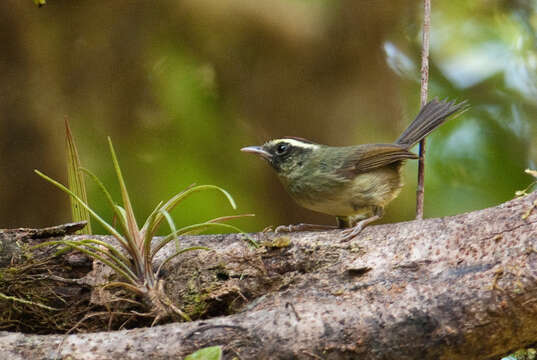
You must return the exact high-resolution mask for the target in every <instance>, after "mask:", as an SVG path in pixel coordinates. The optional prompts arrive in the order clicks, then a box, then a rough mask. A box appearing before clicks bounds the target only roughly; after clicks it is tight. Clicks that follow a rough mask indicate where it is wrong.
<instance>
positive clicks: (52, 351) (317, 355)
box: [0, 193, 537, 360]
mask: <svg viewBox="0 0 537 360" xmlns="http://www.w3.org/2000/svg"><path fill="white" fill-rule="evenodd" d="M536 204H537V194H536V193H532V194H530V195H528V196H526V197H524V198H520V199H515V200H513V201H510V202H507V203H505V204H502V205H500V206H498V207H494V208H489V209H485V210H481V211H476V212H472V213H467V214H461V215H457V216H452V217H446V218H438V219H429V220H425V221H413V222H407V223H398V224H389V225H382V226H371V227H368V228H366V229H365V230H364V231H363V232H362V233H361V234H360V236H359V237H358V238H356V239H354V240H353V241H351V242H344V243H342V242H340V241H339V240H338V234H339V233H338V231H333V232H324V233H296V234H291V235H274V234H257V237H258V240H260V241H262V242H265V244H266V245H270V246H265V247H263V248H261V249H259V250H253V249H252V248H250V247H249V246H248V245H247V243H246V242H245V241H244V240H241V239H240V236H238V235H236V234H232V235H210V236H199V237H188V238H184V239H182V245H183V246H188V245H206V246H210V247H211V248H212V249H214V251H212V252H199V253H195V254H194V253H192V254H190V255H189V256H190V258H189V259H188V262H192V261H194V262H197V263H198V265H199V270H200V273H199V276H200V278H201V277H203V272H204V271H209V269H212V268H214V267H223V268H222V270H223V271H225V272H226V274H227V278H223V279H222V280H221V281H222V282H227V284H228V285H229V286H231V285H232V284H234V286H236V287H239V288H240V289H241V291H243V292H244V293H245V294H247V291H248V289H249V287H250V288H251V286H253V282H252V279H255V280H256V282H257V283H259V282H260V281H262V280H264V281H265V282H266V284H269V285H268V286H267V289H268V290H267V291H266V294H263V295H262V296H258V297H257V298H255V299H250V301H249V302H247V303H246V304H244V306H243V307H242V309H241V311H239V312H237V313H235V314H233V315H229V316H221V317H216V318H209V319H205V320H199V321H194V322H191V323H173V324H168V325H163V326H156V327H153V328H141V329H134V330H126V331H118V332H102V333H93V334H75V335H68V336H64V335H47V336H37V335H28V334H20V333H6V332H3V333H0V353H1V354H4V356H7V357H6V358H9V359H14V360H17V359H28V358H31V359H43V358H55V357H59V358H69V357H72V358H76V359H118V358H122V359H144V360H150V359H167V358H180V357H182V356H185V355H186V354H189V353H191V352H193V351H195V350H196V349H199V348H201V347H206V346H211V345H221V346H222V347H223V348H224V350H225V358H226V359H232V358H233V357H235V356H236V357H238V358H240V359H268V358H270V359H290V358H297V359H357V358H360V359H499V358H500V357H501V356H502V355H505V354H507V353H508V352H510V351H513V350H516V349H518V348H521V347H525V346H527V345H529V344H532V343H535V341H537V330H536V329H537V297H536V295H537V210H535V209H534V207H535V206H536ZM25 232H26V235H24V233H25ZM3 234H4V235H3V238H4V240H3V241H4V242H5V241H8V242H9V240H7V239H9V238H13V236H14V235H13V234H19V235H18V240H19V243H21V242H24V241H30V240H31V238H32V237H35V236H34V235H32V234H31V233H30V232H28V231H27V230H20V231H18V232H13V231H12V232H4V233H3ZM9 234H12V235H9ZM21 234H22V235H21ZM287 240H291V242H290V244H289V245H288V246H287V244H286V242H287ZM278 244H279V245H278ZM12 249H13V248H12ZM168 250H169V251H173V247H172V248H170V249H168ZM11 251H13V252H14V253H13V254H14V255H15V254H16V252H17V250H16V247H15V248H14V250H11ZM162 256H164V254H163V255H162ZM186 262H187V260H185V258H182V259H177V262H175V263H174V264H171V266H169V267H168V269H167V275H166V280H167V281H168V282H169V286H168V288H167V289H168V292H169V295H170V297H171V298H172V299H173V298H175V297H174V296H176V294H175V292H174V289H175V287H176V286H177V287H180V286H181V285H180V284H174V280H173V279H176V278H177V277H178V274H180V273H181V271H182V270H183V271H184V270H185V269H184V266H185V263H186ZM223 296H224V295H223Z"/></svg>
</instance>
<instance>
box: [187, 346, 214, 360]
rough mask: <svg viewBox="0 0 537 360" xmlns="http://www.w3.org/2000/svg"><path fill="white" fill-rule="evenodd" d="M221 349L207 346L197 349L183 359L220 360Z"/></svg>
mask: <svg viewBox="0 0 537 360" xmlns="http://www.w3.org/2000/svg"><path fill="white" fill-rule="evenodd" d="M221 359H222V348H221V347H220V346H209V347H206V348H203V349H199V350H198V351H196V352H193V353H192V354H190V355H188V356H187V357H185V360H221Z"/></svg>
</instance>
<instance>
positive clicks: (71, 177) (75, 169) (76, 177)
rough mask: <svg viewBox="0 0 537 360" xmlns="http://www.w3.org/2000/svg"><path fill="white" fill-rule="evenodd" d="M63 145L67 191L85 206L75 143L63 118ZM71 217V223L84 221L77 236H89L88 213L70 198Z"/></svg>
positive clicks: (85, 196) (86, 199)
mask: <svg viewBox="0 0 537 360" xmlns="http://www.w3.org/2000/svg"><path fill="white" fill-rule="evenodd" d="M65 145H66V154H67V184H68V186H69V189H70V190H71V191H72V192H73V193H74V194H75V195H76V196H78V197H79V198H80V199H81V200H82V201H84V202H85V203H86V204H87V203H88V196H87V194H86V183H85V181H84V175H83V173H82V170H81V165H80V157H79V156H78V149H77V146H76V143H75V139H74V137H73V134H72V133H71V127H70V126H69V120H68V119H67V118H65ZM71 215H72V221H73V222H79V221H86V223H87V224H86V226H85V227H84V228H83V229H82V230H79V232H78V233H79V234H91V217H90V213H89V211H88V210H87V209H86V208H84V207H83V206H80V204H79V203H78V202H77V201H76V200H75V199H74V198H71Z"/></svg>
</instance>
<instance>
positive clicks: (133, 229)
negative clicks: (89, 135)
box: [108, 137, 142, 246]
mask: <svg viewBox="0 0 537 360" xmlns="http://www.w3.org/2000/svg"><path fill="white" fill-rule="evenodd" d="M108 145H109V147H110V154H111V155H112V161H113V162H114V169H115V170H116V175H117V180H118V182H119V188H120V189H121V197H122V199H123V207H124V208H125V212H126V213H127V214H126V217H127V227H128V229H129V233H130V235H131V236H132V237H133V239H134V240H135V241H136V243H137V244H138V246H141V245H142V244H141V243H142V239H140V237H139V235H140V234H139V229H138V224H136V218H135V217H134V211H133V209H132V203H131V200H130V198H129V193H128V191H127V186H126V185H125V180H124V179H123V175H122V174H121V168H120V167H119V161H118V160H117V156H116V152H115V151H114V145H113V144H112V139H110V137H108Z"/></svg>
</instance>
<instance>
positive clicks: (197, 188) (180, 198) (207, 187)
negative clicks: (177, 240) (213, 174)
mask: <svg viewBox="0 0 537 360" xmlns="http://www.w3.org/2000/svg"><path fill="white" fill-rule="evenodd" d="M205 190H217V191H219V192H221V193H222V194H224V196H225V197H226V199H227V200H228V201H229V203H230V205H231V207H232V208H233V209H236V208H237V205H236V204H235V200H233V197H232V196H231V195H230V194H229V193H228V192H227V191H226V190H224V189H222V188H221V187H219V186H216V185H198V186H193V185H190V186H189V187H188V188H186V189H185V190H183V191H181V192H180V193H179V194H177V195H175V196H174V197H172V198H171V199H170V200H168V202H167V203H166V204H164V205H162V207H161V209H164V210H166V211H167V212H170V211H172V210H173V209H174V208H175V207H176V206H177V205H179V203H180V202H181V201H183V200H184V199H185V198H187V197H188V196H189V195H191V194H193V193H195V192H198V191H205ZM163 219H164V215H163V213H161V212H159V213H158V214H157V216H156V217H155V221H154V223H153V225H152V226H151V227H150V228H149V229H148V230H149V231H150V232H151V233H155V232H156V230H157V228H158V226H159V225H160V223H161V222H162V220H163Z"/></svg>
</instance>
